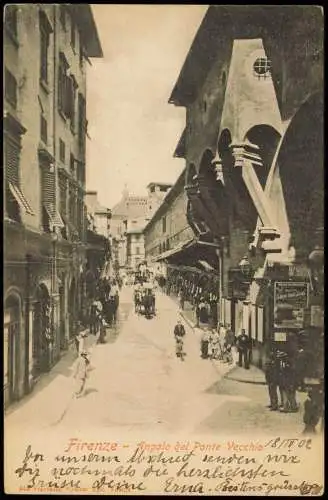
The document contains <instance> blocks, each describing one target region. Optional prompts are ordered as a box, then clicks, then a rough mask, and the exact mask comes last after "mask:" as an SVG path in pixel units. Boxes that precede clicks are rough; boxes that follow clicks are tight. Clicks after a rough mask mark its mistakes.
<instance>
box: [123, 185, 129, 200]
mask: <svg viewBox="0 0 328 500" xmlns="http://www.w3.org/2000/svg"><path fill="white" fill-rule="evenodd" d="M128 197H129V190H128V185H127V184H124V189H123V191H122V198H123V200H126V199H127V198H128Z"/></svg>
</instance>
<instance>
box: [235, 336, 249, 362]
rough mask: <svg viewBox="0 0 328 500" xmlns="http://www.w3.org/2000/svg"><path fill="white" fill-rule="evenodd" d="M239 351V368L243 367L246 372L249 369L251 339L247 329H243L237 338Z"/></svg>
mask: <svg viewBox="0 0 328 500" xmlns="http://www.w3.org/2000/svg"><path fill="white" fill-rule="evenodd" d="M236 343H237V349H238V355H239V360H238V364H239V366H243V363H244V368H245V369H246V370H248V369H249V355H250V338H249V337H248V335H246V331H245V329H242V331H241V334H240V335H239V336H238V337H237V341H236Z"/></svg>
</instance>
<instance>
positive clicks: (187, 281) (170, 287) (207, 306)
mask: <svg viewBox="0 0 328 500" xmlns="http://www.w3.org/2000/svg"><path fill="white" fill-rule="evenodd" d="M217 290H218V283H217V282H216V281H215V279H213V278H212V279H210V278H209V277H207V276H205V275H204V276H199V277H197V276H194V275H191V274H189V275H188V276H183V274H182V273H179V272H176V273H174V274H172V275H171V276H170V277H169V278H168V279H167V280H166V293H167V295H170V294H171V293H173V294H175V295H177V296H178V298H179V304H180V308H181V309H182V310H183V309H184V307H185V302H186V301H188V302H189V303H190V304H191V305H192V307H193V309H194V311H195V316H196V324H197V325H198V326H199V324H200V323H203V324H210V325H211V326H212V327H214V326H215V325H216V324H217V302H218V294H217Z"/></svg>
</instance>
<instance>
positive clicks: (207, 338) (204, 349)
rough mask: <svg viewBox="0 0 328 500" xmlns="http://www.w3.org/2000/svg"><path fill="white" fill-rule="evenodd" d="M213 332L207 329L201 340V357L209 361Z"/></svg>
mask: <svg viewBox="0 0 328 500" xmlns="http://www.w3.org/2000/svg"><path fill="white" fill-rule="evenodd" d="M211 340H212V338H211V332H210V331H209V330H208V329H207V328H206V329H205V330H204V331H203V334H202V338H201V357H202V358H203V359H207V358H208V356H209V344H210V342H211Z"/></svg>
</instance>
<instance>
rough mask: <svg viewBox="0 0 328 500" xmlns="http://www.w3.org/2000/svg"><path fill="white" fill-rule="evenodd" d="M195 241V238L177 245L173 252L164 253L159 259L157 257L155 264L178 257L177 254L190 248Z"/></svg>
mask: <svg viewBox="0 0 328 500" xmlns="http://www.w3.org/2000/svg"><path fill="white" fill-rule="evenodd" d="M193 241H194V238H191V239H190V240H187V241H184V242H181V243H180V244H179V245H177V246H176V247H175V248H172V249H171V250H166V252H163V253H161V254H160V255H159V256H158V257H156V259H155V262H159V261H161V260H165V259H167V258H168V257H172V256H173V255H176V254H177V253H179V252H181V251H182V250H183V249H184V248H186V247H188V246H189V245H190V243H192V242H193Z"/></svg>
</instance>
